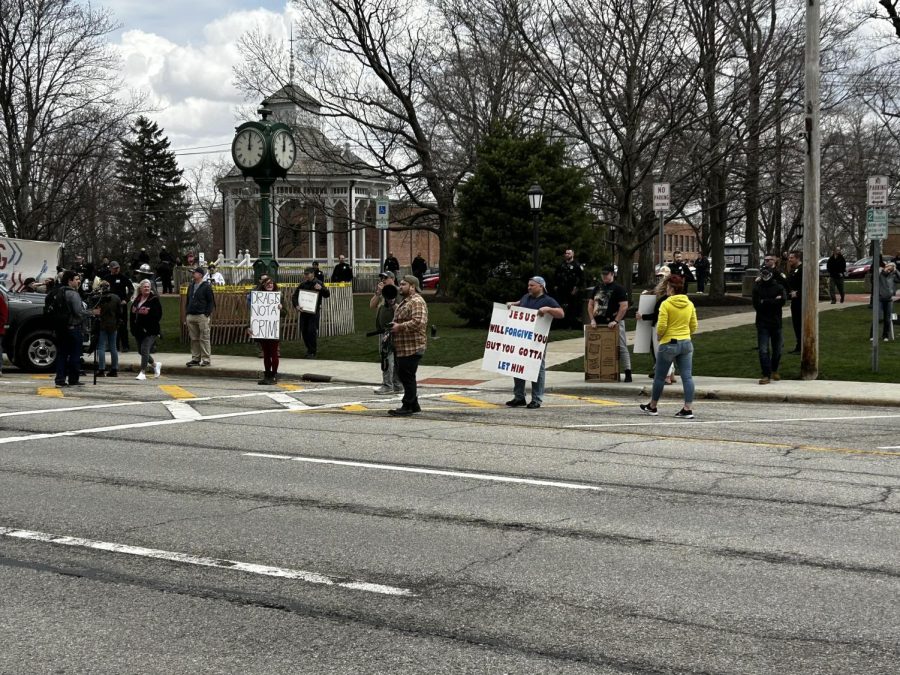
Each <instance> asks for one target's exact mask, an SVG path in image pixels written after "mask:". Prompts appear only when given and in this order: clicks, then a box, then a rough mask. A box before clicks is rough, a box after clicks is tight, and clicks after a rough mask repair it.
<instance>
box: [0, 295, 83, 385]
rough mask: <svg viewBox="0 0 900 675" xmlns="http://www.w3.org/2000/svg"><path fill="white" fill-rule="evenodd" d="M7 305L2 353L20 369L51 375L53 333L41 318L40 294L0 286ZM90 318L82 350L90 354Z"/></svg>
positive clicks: (53, 364)
mask: <svg viewBox="0 0 900 675" xmlns="http://www.w3.org/2000/svg"><path fill="white" fill-rule="evenodd" d="M0 293H3V294H4V295H5V296H6V298H7V302H8V303H9V325H8V326H7V328H6V335H4V336H3V353H4V354H6V355H7V356H8V357H9V360H10V361H11V362H12V363H14V364H15V365H16V366H18V367H19V368H21V369H22V370H28V371H33V372H35V371H36V372H52V371H53V370H55V369H56V356H57V348H56V334H55V333H54V331H53V328H52V326H51V325H50V321H49V320H48V318H47V317H45V316H44V300H45V299H46V297H47V296H46V295H44V294H43V293H11V292H9V291H7V290H6V289H5V288H4V287H3V286H0ZM90 322H91V320H90V319H85V328H84V331H83V332H84V342H83V343H82V351H83V352H84V353H89V352H90V351H91V346H90V345H91V330H90Z"/></svg>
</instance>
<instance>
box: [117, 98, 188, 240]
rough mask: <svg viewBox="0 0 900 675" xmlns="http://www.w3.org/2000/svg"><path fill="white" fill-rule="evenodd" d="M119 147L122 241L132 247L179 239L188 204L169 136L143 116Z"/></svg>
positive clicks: (118, 166) (181, 236) (118, 170)
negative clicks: (170, 147) (164, 134)
mask: <svg viewBox="0 0 900 675" xmlns="http://www.w3.org/2000/svg"><path fill="white" fill-rule="evenodd" d="M121 151H122V154H121V158H120V159H119V161H118V162H117V164H116V169H117V181H118V191H119V198H120V201H121V212H120V215H119V221H120V233H119V234H120V235H121V236H122V237H123V239H124V243H125V244H126V245H127V246H128V247H131V248H132V250H133V251H135V250H138V249H140V248H141V247H142V246H148V247H151V248H154V249H155V248H156V245H157V244H158V243H164V244H167V245H169V244H170V243H176V244H177V243H180V239H182V238H183V233H184V229H185V221H186V220H187V210H188V207H189V202H188V199H187V196H186V194H185V193H186V191H187V186H186V185H183V184H182V182H181V175H182V173H183V170H182V169H179V168H178V162H177V160H176V159H175V154H174V153H173V152H172V151H171V150H169V139H168V138H167V137H166V136H163V132H162V129H160V128H159V127H158V126H157V124H156V122H151V121H150V120H149V119H147V118H146V117H144V116H143V115H141V116H140V117H138V118H137V120H136V121H135V123H134V124H133V125H132V126H131V128H130V129H129V137H127V138H123V139H122V141H121ZM176 250H177V249H176Z"/></svg>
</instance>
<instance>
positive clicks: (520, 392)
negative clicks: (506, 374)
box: [513, 360, 546, 403]
mask: <svg viewBox="0 0 900 675" xmlns="http://www.w3.org/2000/svg"><path fill="white" fill-rule="evenodd" d="M545 370H546V369H545V368H544V361H543V360H542V361H541V370H540V372H539V373H538V379H537V380H536V381H535V382H532V383H531V400H532V401H534V402H535V403H543V401H544V379H545V374H546V373H545ZM513 398H515V399H517V400H519V401H524V400H525V380H522V379H520V378H518V377H514V378H513Z"/></svg>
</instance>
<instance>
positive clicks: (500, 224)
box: [449, 129, 602, 325]
mask: <svg viewBox="0 0 900 675" xmlns="http://www.w3.org/2000/svg"><path fill="white" fill-rule="evenodd" d="M535 183H537V184H539V185H540V186H541V188H542V189H543V191H544V202H543V207H542V209H541V216H540V230H539V253H538V260H539V263H540V266H539V270H540V273H541V274H542V276H544V277H545V279H547V282H548V283H552V279H553V272H554V270H555V268H556V266H557V265H558V264H559V262H560V261H561V260H562V254H563V252H564V251H565V249H567V248H573V249H574V250H575V253H576V256H577V258H578V260H579V261H581V262H582V263H585V262H587V263H589V264H590V263H593V264H595V265H596V264H597V263H599V262H600V251H601V250H602V238H601V236H600V234H599V233H598V232H597V231H596V230H595V229H593V228H592V222H593V218H592V216H591V214H590V213H589V211H588V203H589V201H590V198H591V190H590V187H589V186H588V184H587V181H586V180H585V176H584V172H583V171H581V170H580V169H578V168H575V167H572V166H568V165H567V164H566V153H565V148H564V147H563V145H562V144H561V143H550V142H549V141H548V140H547V139H546V138H545V137H544V136H542V135H534V136H530V137H527V138H522V137H518V136H516V135H515V134H514V133H513V132H511V131H508V130H506V129H497V130H495V131H494V132H492V133H491V134H489V135H488V136H486V137H485V138H484V140H483V141H482V143H481V144H480V145H479V147H478V160H477V162H476V166H475V171H474V173H473V175H472V176H471V178H470V179H469V180H468V181H467V182H466V184H465V185H463V186H462V188H461V189H460V197H459V204H458V206H459V211H458V213H459V223H458V225H457V228H456V237H455V239H454V241H453V245H452V247H451V250H450V261H449V262H450V265H451V266H453V268H454V269H455V270H457V275H458V276H457V279H456V281H455V282H454V285H453V289H452V295H453V297H454V298H455V299H456V300H457V301H458V304H457V305H455V306H454V311H455V312H456V313H457V314H458V315H459V316H460V317H462V318H464V319H467V320H468V321H469V323H471V324H478V325H480V324H484V323H487V322H488V321H489V320H490V317H491V311H492V309H493V303H494V302H507V301H509V300H518V299H519V298H520V297H522V295H523V294H524V293H525V287H526V282H527V280H528V279H529V278H530V277H531V276H532V275H533V269H532V267H533V236H532V233H533V222H534V221H533V219H532V214H531V210H530V207H529V203H528V189H529V188H530V187H531V185H533V184H535ZM549 290H551V291H552V288H551V289H549Z"/></svg>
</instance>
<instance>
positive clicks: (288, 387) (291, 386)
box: [278, 383, 303, 391]
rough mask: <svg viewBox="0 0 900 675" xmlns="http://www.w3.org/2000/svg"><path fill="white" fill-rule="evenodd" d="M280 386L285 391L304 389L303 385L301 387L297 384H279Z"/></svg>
mask: <svg viewBox="0 0 900 675" xmlns="http://www.w3.org/2000/svg"><path fill="white" fill-rule="evenodd" d="M278 387H279V388H281V389H284V390H285V391H303V387H300V386H298V385H296V384H280V383H279V384H278Z"/></svg>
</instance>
